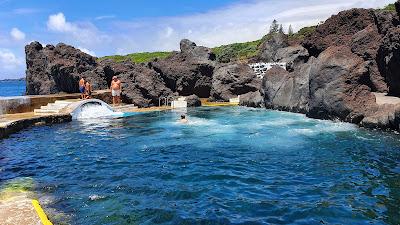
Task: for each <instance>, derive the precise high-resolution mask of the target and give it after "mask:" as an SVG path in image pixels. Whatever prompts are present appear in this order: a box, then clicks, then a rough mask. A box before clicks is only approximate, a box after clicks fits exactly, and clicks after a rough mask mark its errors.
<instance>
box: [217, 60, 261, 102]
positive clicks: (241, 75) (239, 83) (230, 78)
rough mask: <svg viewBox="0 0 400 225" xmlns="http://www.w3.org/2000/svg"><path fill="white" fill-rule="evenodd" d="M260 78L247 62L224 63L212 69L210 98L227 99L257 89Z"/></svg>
mask: <svg viewBox="0 0 400 225" xmlns="http://www.w3.org/2000/svg"><path fill="white" fill-rule="evenodd" d="M260 88H261V79H259V78H258V77H257V75H256V74H255V73H254V71H253V70H252V69H251V68H250V67H249V66H248V65H247V64H224V65H221V66H219V67H218V68H216V69H215V71H214V76H213V80H212V89H211V98H213V99H214V100H222V101H229V99H231V98H236V97H237V96H238V95H242V94H246V93H248V92H254V91H258V90H260Z"/></svg>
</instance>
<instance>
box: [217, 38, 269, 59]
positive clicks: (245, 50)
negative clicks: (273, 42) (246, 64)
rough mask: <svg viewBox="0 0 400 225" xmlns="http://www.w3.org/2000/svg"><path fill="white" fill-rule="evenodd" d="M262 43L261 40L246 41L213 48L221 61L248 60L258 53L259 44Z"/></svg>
mask: <svg viewBox="0 0 400 225" xmlns="http://www.w3.org/2000/svg"><path fill="white" fill-rule="evenodd" d="M261 43H262V41H261V40H257V41H250V42H244V43H235V44H229V45H222V46H219V47H215V48H212V51H213V52H214V53H215V55H216V56H217V60H218V61H219V62H229V61H232V60H233V61H235V60H246V59H249V58H252V57H254V56H256V55H257V54H258V46H259V45H260V44H261Z"/></svg>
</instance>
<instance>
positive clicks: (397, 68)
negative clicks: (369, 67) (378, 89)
mask: <svg viewBox="0 0 400 225" xmlns="http://www.w3.org/2000/svg"><path fill="white" fill-rule="evenodd" d="M378 58H379V60H380V61H379V65H380V68H381V71H383V72H384V73H385V75H386V82H387V84H388V86H389V94H391V95H395V96H400V27H394V28H390V29H389V31H388V33H387V34H386V36H385V37H384V40H383V43H382V45H381V46H380V49H379V57H378Z"/></svg>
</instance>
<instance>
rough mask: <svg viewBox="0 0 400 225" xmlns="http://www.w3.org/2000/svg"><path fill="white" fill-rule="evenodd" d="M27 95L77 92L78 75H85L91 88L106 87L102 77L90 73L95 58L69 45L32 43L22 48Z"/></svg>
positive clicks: (94, 66) (94, 65)
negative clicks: (24, 59)
mask: <svg viewBox="0 0 400 225" xmlns="http://www.w3.org/2000/svg"><path fill="white" fill-rule="evenodd" d="M25 52H26V64H27V70H26V83H27V90H26V91H27V94H30V95H38V94H54V93H59V92H67V93H73V92H78V91H79V90H78V86H77V85H76V84H77V82H78V80H79V77H80V76H87V77H88V79H89V80H91V81H92V83H93V86H94V87H96V88H98V89H101V88H106V87H107V83H106V82H105V80H104V77H103V74H97V73H92V71H94V70H95V68H96V66H97V63H96V58H94V57H92V56H90V55H88V54H86V53H83V52H81V51H79V50H78V49H75V48H74V47H72V46H68V45H65V44H58V45H56V46H53V45H47V46H46V47H43V46H42V45H41V44H40V43H39V42H32V43H31V44H29V45H27V46H26V47H25Z"/></svg>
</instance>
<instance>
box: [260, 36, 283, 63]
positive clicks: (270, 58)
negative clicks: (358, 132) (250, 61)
mask: <svg viewBox="0 0 400 225" xmlns="http://www.w3.org/2000/svg"><path fill="white" fill-rule="evenodd" d="M288 46H289V41H288V36H287V35H286V34H283V33H276V34H272V35H271V37H270V38H268V39H267V40H266V41H264V42H263V43H262V44H261V45H260V46H259V52H260V53H259V55H258V59H259V60H260V61H264V62H274V61H275V55H276V53H277V52H278V50H279V49H281V48H285V47H288Z"/></svg>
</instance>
